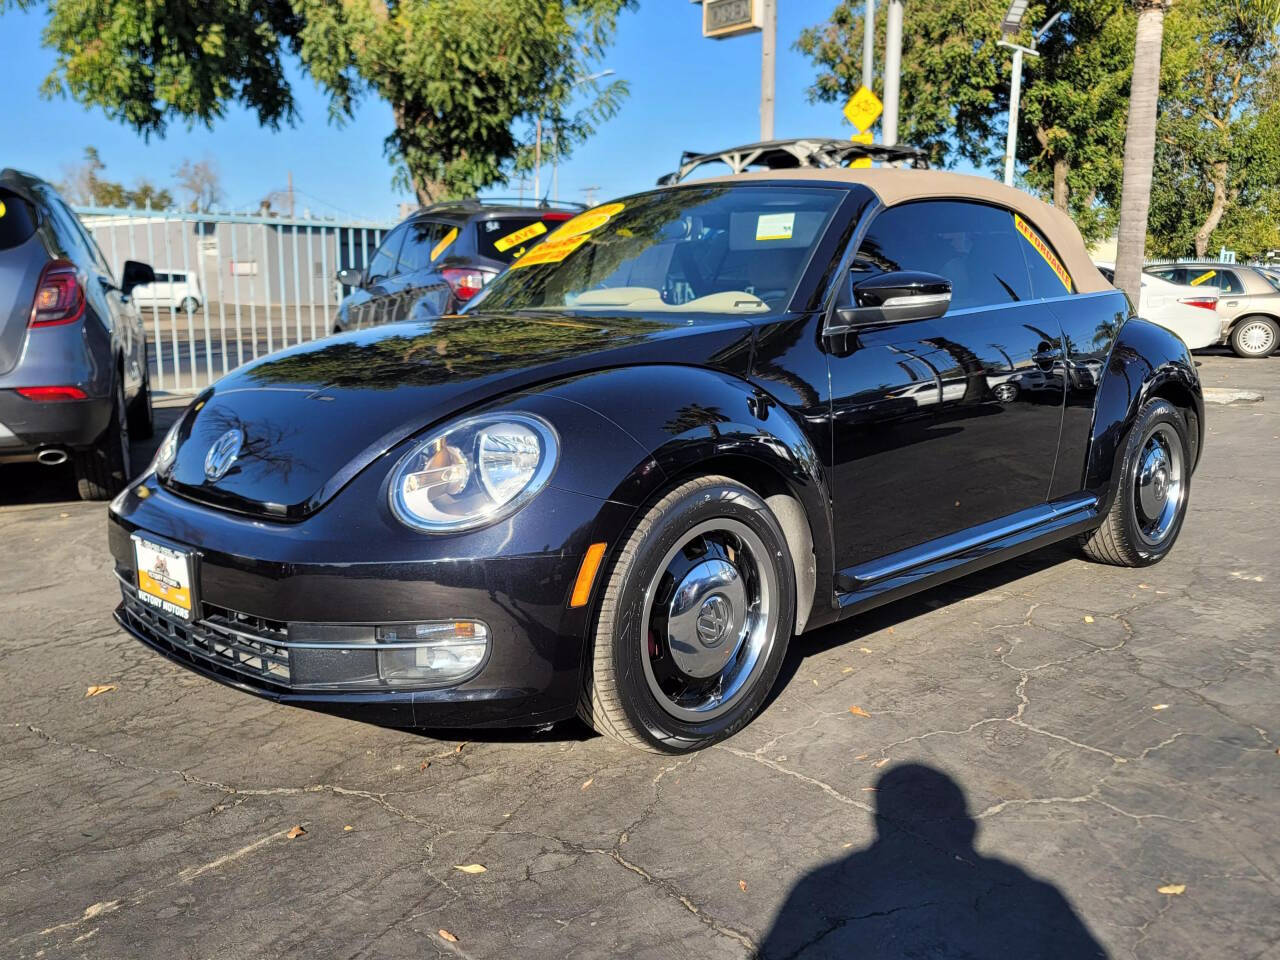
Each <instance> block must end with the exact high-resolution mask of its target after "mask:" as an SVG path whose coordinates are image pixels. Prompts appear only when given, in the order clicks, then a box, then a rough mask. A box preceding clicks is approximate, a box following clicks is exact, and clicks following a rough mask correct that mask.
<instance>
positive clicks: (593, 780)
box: [581, 777, 596, 790]
mask: <svg viewBox="0 0 1280 960" xmlns="http://www.w3.org/2000/svg"><path fill="white" fill-rule="evenodd" d="M595 782H596V778H595V777H587V782H586V783H584V784H583V785H582V787H581V789H583V790H585V789H587V787H589V786H591V785H592V784H593V783H595Z"/></svg>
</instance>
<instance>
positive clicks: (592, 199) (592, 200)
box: [582, 186, 600, 207]
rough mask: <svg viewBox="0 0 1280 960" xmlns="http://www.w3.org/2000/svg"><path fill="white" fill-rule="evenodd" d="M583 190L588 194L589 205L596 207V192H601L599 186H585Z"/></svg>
mask: <svg viewBox="0 0 1280 960" xmlns="http://www.w3.org/2000/svg"><path fill="white" fill-rule="evenodd" d="M582 192H583V193H585V194H586V195H587V206H588V207H594V206H595V205H596V194H597V193H599V192H600V188H599V187H598V186H592V187H583V188H582Z"/></svg>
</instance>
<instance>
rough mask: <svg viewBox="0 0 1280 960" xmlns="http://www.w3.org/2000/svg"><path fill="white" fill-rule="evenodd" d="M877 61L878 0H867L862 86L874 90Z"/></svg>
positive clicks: (863, 20) (864, 19)
mask: <svg viewBox="0 0 1280 960" xmlns="http://www.w3.org/2000/svg"><path fill="white" fill-rule="evenodd" d="M875 59H876V0H867V12H866V14H865V15H864V16H863V18H862V85H863V86H864V87H866V88H867V89H868V90H874V89H875V88H874V87H873V86H871V81H872V80H873V79H874V78H875V69H874V68H875Z"/></svg>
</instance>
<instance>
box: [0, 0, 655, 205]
mask: <svg viewBox="0 0 1280 960" xmlns="http://www.w3.org/2000/svg"><path fill="white" fill-rule="evenodd" d="M17 2H18V3H19V4H21V5H23V6H34V5H35V0H17ZM46 3H47V7H48V10H49V14H50V20H49V24H48V26H47V28H46V30H45V34H44V39H45V43H46V44H47V45H48V46H50V47H52V48H53V49H54V50H55V51H56V53H57V61H56V65H55V67H54V70H53V72H52V73H51V74H50V76H49V77H48V79H47V80H46V81H45V85H44V89H45V92H46V93H49V94H59V93H65V94H68V95H70V96H71V97H73V98H74V99H75V100H77V101H79V102H80V103H84V104H86V105H91V106H96V107H101V108H102V109H103V110H104V111H105V112H106V113H107V115H108V116H110V117H113V118H115V119H117V120H120V121H122V122H124V123H126V124H128V125H129V126H131V127H133V128H134V129H135V130H137V131H138V132H140V133H142V134H143V135H151V134H163V133H164V132H165V130H166V128H167V126H168V124H169V123H170V122H172V121H174V120H180V121H185V122H187V123H192V124H203V125H205V126H210V127H212V126H213V124H214V123H215V122H216V121H217V120H219V119H220V118H221V117H222V116H223V115H224V114H225V113H226V110H227V108H228V106H229V105H230V104H238V105H241V106H243V107H245V108H247V109H249V110H251V111H253V112H254V113H255V114H256V115H257V118H258V121H259V122H260V123H261V124H263V125H264V126H267V127H270V128H273V129H278V128H279V127H281V126H282V125H285V124H293V123H295V122H297V120H298V119H299V115H298V109H297V103H296V101H295V97H294V92H293V88H292V86H291V84H290V82H289V78H288V75H287V73H286V70H285V65H286V62H288V61H289V60H291V59H293V58H297V60H298V61H299V62H300V63H301V65H302V67H303V69H304V70H305V71H306V72H307V73H308V74H309V75H310V77H311V78H312V79H313V80H314V81H316V82H317V83H318V84H319V86H320V88H321V89H322V90H323V91H325V93H327V95H328V97H329V102H330V109H329V113H330V118H331V119H332V120H334V121H337V122H341V121H342V120H344V119H346V118H349V117H351V116H352V115H353V113H354V111H355V109H356V106H357V105H358V103H359V102H360V101H361V99H362V98H363V97H366V96H376V97H380V98H381V99H383V100H385V101H386V102H387V103H388V104H389V105H390V107H391V111H392V115H393V116H394V119H395V129H394V130H393V131H392V132H391V133H390V134H389V135H388V137H387V138H386V141H385V146H386V152H387V154H388V157H389V158H390V159H391V160H392V162H393V163H394V164H396V165H397V167H398V169H399V170H400V173H399V174H398V176H397V179H398V180H399V181H400V182H401V183H402V184H404V185H409V186H412V188H413V189H414V191H415V192H416V193H417V195H418V197H419V199H420V200H422V201H424V202H426V201H431V200H437V199H440V198H443V197H446V196H451V195H464V194H471V193H474V192H475V191H476V190H479V189H480V188H482V187H485V186H489V185H490V184H493V183H496V182H498V181H500V180H502V179H503V177H504V175H505V173H506V171H507V170H509V169H510V166H511V164H512V163H513V161H514V160H515V158H516V157H517V155H518V154H519V152H520V150H521V148H522V146H523V140H522V139H521V137H519V136H518V135H517V131H520V132H521V133H523V132H524V131H525V130H527V128H528V127H529V126H530V125H531V123H532V122H533V121H534V119H535V118H536V116H537V114H538V111H539V110H540V109H546V107H547V98H548V96H549V94H550V95H554V93H555V91H557V90H560V89H567V88H569V87H570V86H571V85H572V84H573V83H574V82H575V81H576V80H577V79H579V78H580V76H582V75H583V74H582V71H583V69H584V65H586V64H588V63H590V62H591V61H592V60H594V59H595V58H597V57H598V56H599V55H600V54H601V53H602V52H603V50H604V48H605V46H606V44H607V42H608V41H609V39H610V37H611V36H612V34H613V32H614V29H615V27H616V21H617V17H618V15H619V13H620V12H621V11H622V10H624V9H625V8H627V7H629V6H632V5H633V4H634V0H502V2H493V0H404V2H393V0H365V2H355V3H335V2H332V0H175V2H165V3H152V2H148V0H46ZM615 92H617V91H616V90H615ZM573 141H574V138H573V137H572V136H570V135H566V137H565V139H564V142H562V143H561V151H560V152H561V156H562V157H563V156H564V155H565V154H566V153H567V152H568V150H570V149H572V146H573Z"/></svg>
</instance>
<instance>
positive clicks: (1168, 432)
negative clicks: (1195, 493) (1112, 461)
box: [1080, 398, 1192, 567]
mask: <svg viewBox="0 0 1280 960" xmlns="http://www.w3.org/2000/svg"><path fill="white" fill-rule="evenodd" d="M1175 443H1176V445H1177V449H1175V447H1174V445H1175ZM1153 446H1155V447H1165V448H1166V449H1167V450H1168V454H1169V457H1168V460H1169V463H1170V466H1169V469H1168V471H1167V473H1166V474H1165V476H1167V477H1170V478H1171V477H1172V476H1173V474H1174V472H1175V470H1174V458H1175V457H1176V473H1177V477H1176V488H1175V486H1174V482H1173V481H1172V480H1170V482H1169V483H1168V484H1165V483H1164V482H1163V481H1161V480H1160V478H1159V477H1158V476H1157V474H1158V473H1159V471H1158V470H1155V471H1153V470H1150V469H1148V470H1144V466H1150V465H1151V464H1152V463H1157V464H1158V463H1159V451H1156V450H1154V449H1153ZM1149 456H1152V457H1156V459H1155V460H1154V461H1153V460H1150V459H1148V457H1149ZM1191 467H1192V459H1191V444H1190V443H1189V442H1188V439H1187V425H1186V421H1184V420H1183V418H1182V414H1181V413H1179V412H1178V410H1177V408H1176V407H1174V406H1173V405H1172V404H1171V403H1169V402H1168V401H1167V400H1161V399H1159V398H1157V399H1154V400H1149V401H1147V403H1146V404H1144V405H1143V407H1142V409H1141V410H1140V411H1139V412H1138V418H1137V420H1136V422H1135V423H1134V425H1133V428H1132V429H1131V430H1130V431H1129V436H1128V437H1127V438H1126V440H1125V451H1124V457H1123V459H1122V461H1121V466H1120V478H1119V480H1118V482H1117V484H1116V495H1115V500H1114V501H1113V502H1112V504H1111V509H1110V511H1108V513H1107V516H1106V519H1105V520H1104V521H1103V522H1102V525H1101V526H1100V527H1098V528H1097V529H1095V530H1093V531H1092V532H1091V533H1088V534H1085V535H1083V536H1082V537H1081V538H1080V545H1081V548H1082V549H1083V551H1084V554H1085V556H1086V557H1088V558H1089V559H1090V560H1094V561H1096V562H1098V563H1109V564H1113V565H1115V566H1120V567H1146V566H1150V565H1151V564H1153V563H1159V562H1160V561H1161V560H1163V559H1164V558H1165V557H1166V556H1167V555H1168V553H1169V551H1170V550H1172V549H1173V544H1174V542H1175V541H1176V540H1177V539H1178V533H1179V532H1180V531H1181V529H1182V522H1183V520H1184V519H1185V518H1186V515H1187V504H1188V502H1189V501H1190V499H1191ZM1143 477H1147V478H1149V480H1152V481H1153V482H1148V483H1145V484H1144V483H1143ZM1144 488H1145V489H1146V490H1147V491H1148V492H1147V493H1146V494H1145V495H1144V494H1143V492H1142V491H1143V489H1144ZM1161 489H1163V490H1164V491H1165V492H1164V493H1155V492H1154V491H1158V490H1161ZM1144 496H1145V500H1144ZM1174 497H1176V498H1177V500H1176V503H1175V504H1173V505H1172V506H1170V503H1169V501H1171V500H1172V499H1173V498H1174ZM1144 502H1145V503H1153V502H1154V503H1158V504H1159V508H1160V515H1159V516H1158V517H1156V518H1155V519H1152V516H1153V515H1154V514H1155V511H1154V510H1152V509H1151V508H1150V507H1147V508H1146V509H1147V512H1146V513H1144V506H1143V504H1144ZM1165 510H1171V511H1172V512H1171V513H1169V515H1168V517H1167V519H1163V518H1164V517H1165V514H1164V511H1165ZM1162 519H1163V523H1162ZM1153 535H1155V536H1154V538H1153Z"/></svg>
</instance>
